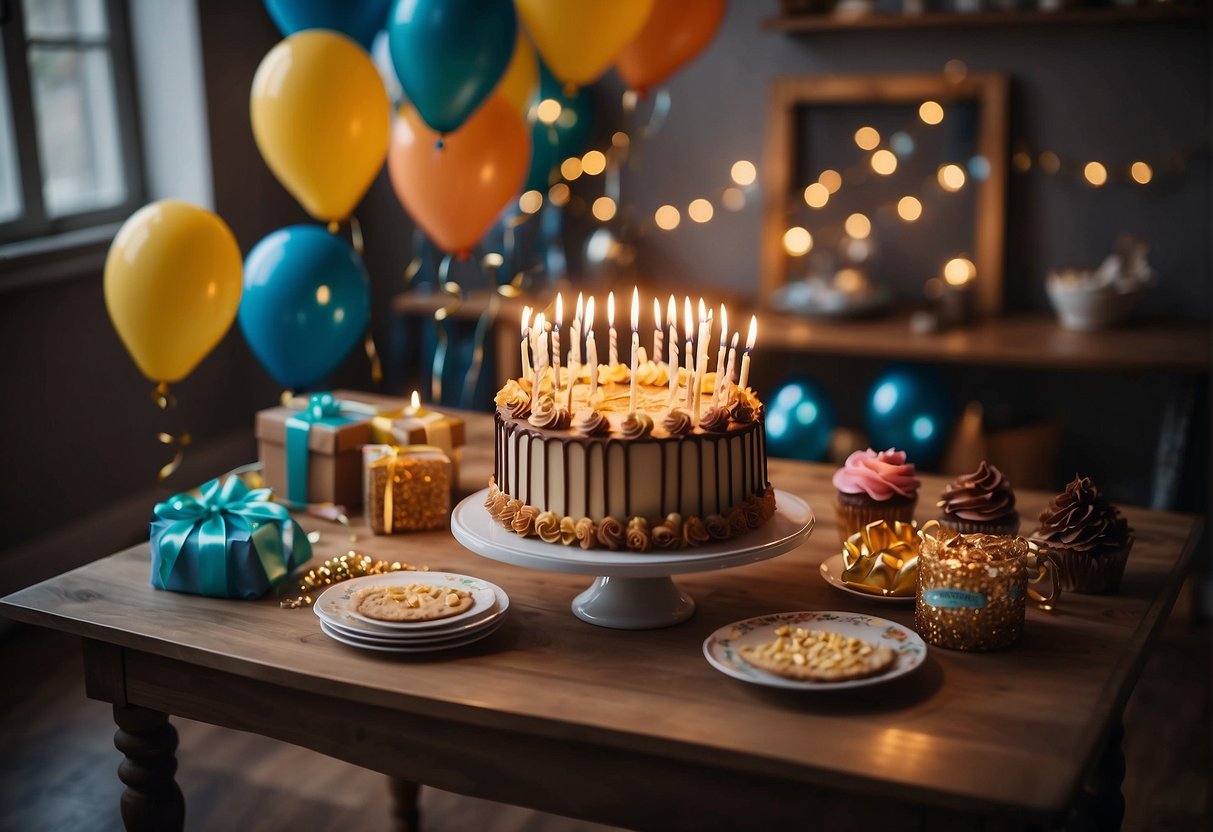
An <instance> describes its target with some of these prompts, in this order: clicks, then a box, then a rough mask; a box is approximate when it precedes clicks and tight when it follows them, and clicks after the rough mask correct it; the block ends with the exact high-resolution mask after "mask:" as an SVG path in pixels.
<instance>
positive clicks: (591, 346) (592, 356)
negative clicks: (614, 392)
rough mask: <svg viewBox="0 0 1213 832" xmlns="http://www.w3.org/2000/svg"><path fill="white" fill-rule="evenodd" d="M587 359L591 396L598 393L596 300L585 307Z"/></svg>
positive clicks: (592, 299)
mask: <svg viewBox="0 0 1213 832" xmlns="http://www.w3.org/2000/svg"><path fill="white" fill-rule="evenodd" d="M585 358H586V364H588V365H589V368H590V395H589V397H588V398H589V399H593V398H594V394H595V393H597V392H598V345H597V344H596V343H594V298H592V297H591V298H590V299H589V301H587V302H586V305H585Z"/></svg>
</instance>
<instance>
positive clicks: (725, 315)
mask: <svg viewBox="0 0 1213 832" xmlns="http://www.w3.org/2000/svg"><path fill="white" fill-rule="evenodd" d="M728 337H729V310H727V309H725V308H724V304H723V303H722V304H720V348H721V349H724V342H725V341H726V340H727V339H728Z"/></svg>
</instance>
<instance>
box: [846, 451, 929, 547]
mask: <svg viewBox="0 0 1213 832" xmlns="http://www.w3.org/2000/svg"><path fill="white" fill-rule="evenodd" d="M918 486H919V481H918V477H916V476H915V475H914V466H913V465H911V464H909V463H907V462H906V453H905V451H897V450H894V449H893V448H889V449H888V450H887V451H880V452H879V453H878V452H876V451H874V450H872V449H871V448H868V449H867V450H866V451H856V452H855V453H853V454H851V455H850V456H849V457H847V461H846V462H845V463H843V466H842V467H841V468H839V469H838V470H837V471H835V472H834V487H835V488H837V489H838V497H837V499H836V500H835V501H834V511H835V514H836V515H837V517H838V536H839V538H840V539H841V541H842V542H843V543H846V541H847V538H848V537H850V536H851V535H853V534H855V533H856V532H858V531H862V530H863V528H864V527H865V526H867V525H868V524H869V523H874V522H876V521H877V520H885V521H887V522H888V523H889V525H892V524H893V523H894V522H895V521H898V520H900V521H901V522H902V523H909V522H910V521H912V520H913V519H914V509H915V507H916V506H917V505H918Z"/></svg>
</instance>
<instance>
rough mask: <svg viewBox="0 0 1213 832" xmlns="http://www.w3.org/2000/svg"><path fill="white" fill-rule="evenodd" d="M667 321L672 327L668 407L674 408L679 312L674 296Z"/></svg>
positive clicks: (667, 311) (666, 317)
mask: <svg viewBox="0 0 1213 832" xmlns="http://www.w3.org/2000/svg"><path fill="white" fill-rule="evenodd" d="M665 320H666V323H667V324H668V325H669V327H670V399H669V401H667V402H666V406H667V407H673V406H674V400H675V399H677V398H678V311H677V307H676V306H675V305H674V296H673V295H670V303H669V305H668V306H667V307H666V311H665Z"/></svg>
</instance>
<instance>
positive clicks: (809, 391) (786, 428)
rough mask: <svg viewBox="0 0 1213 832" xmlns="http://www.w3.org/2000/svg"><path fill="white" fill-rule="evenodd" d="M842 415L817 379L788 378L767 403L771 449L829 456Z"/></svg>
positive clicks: (778, 452)
mask: <svg viewBox="0 0 1213 832" xmlns="http://www.w3.org/2000/svg"><path fill="white" fill-rule="evenodd" d="M836 427H838V416H837V414H836V412H835V411H834V405H833V404H832V403H831V402H830V397H829V396H827V395H826V392H825V390H823V389H822V388H821V386H820V385H819V384H817V382H815V381H813V380H812V379H808V378H796V379H792V380H790V381H787V382H785V383H784V384H783V385H781V386H780V387H779V389H778V390H776V391H775V395H774V396H773V397H771V399H770V401H769V402H768V404H767V424H766V428H767V452H768V453H770V454H772V455H773V456H782V457H789V458H791V459H815V460H821V459H825V457H826V452H827V451H828V450H829V448H830V434H831V433H833V432H834V428H836Z"/></svg>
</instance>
